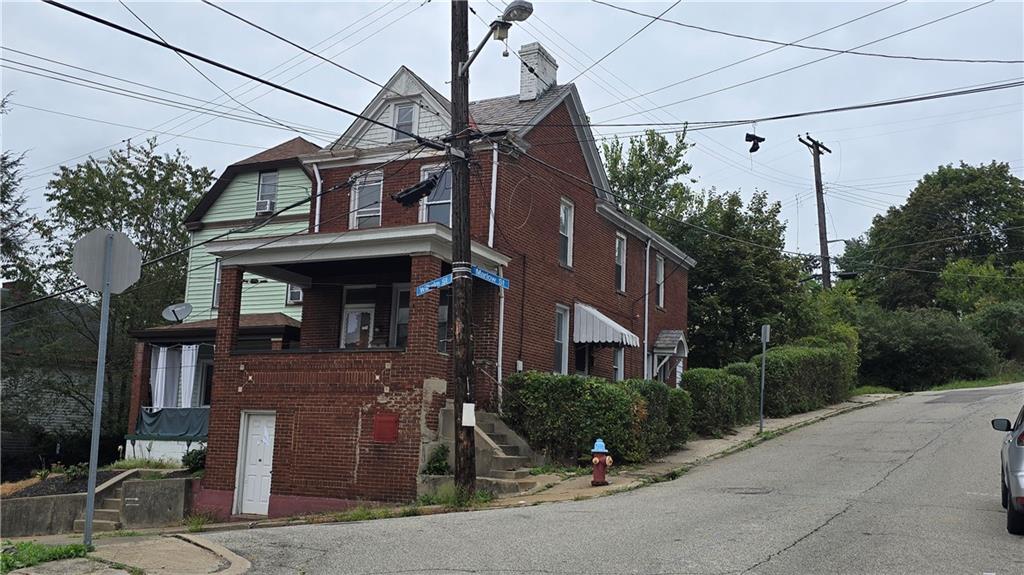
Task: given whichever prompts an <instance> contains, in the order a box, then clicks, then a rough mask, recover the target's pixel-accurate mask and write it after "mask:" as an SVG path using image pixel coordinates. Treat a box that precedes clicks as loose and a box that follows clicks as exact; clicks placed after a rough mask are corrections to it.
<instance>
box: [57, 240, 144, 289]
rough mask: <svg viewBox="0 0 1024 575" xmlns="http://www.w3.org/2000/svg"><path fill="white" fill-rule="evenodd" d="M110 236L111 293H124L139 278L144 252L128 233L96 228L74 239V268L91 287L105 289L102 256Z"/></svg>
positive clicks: (80, 277) (83, 281) (76, 273)
mask: <svg viewBox="0 0 1024 575" xmlns="http://www.w3.org/2000/svg"><path fill="white" fill-rule="evenodd" d="M107 236H111V237H112V239H113V241H112V242H111V254H110V293H121V292H123V291H124V290H126V289H128V287H129V286H131V285H132V284H133V283H135V282H137V281H139V275H140V274H141V273H142V254H141V253H140V252H139V248H137V247H135V244H133V243H132V241H131V240H130V239H128V236H126V235H124V234H123V233H121V232H112V231H110V230H104V229H102V228H101V229H96V230H93V231H91V232H89V233H87V234H85V235H84V236H82V237H81V238H80V239H79V240H78V241H77V242H75V253H74V259H73V260H72V269H74V270H75V275H77V276H78V278H79V279H81V280H82V283H84V284H85V285H87V286H89V289H92V290H95V291H98V292H102V291H103V259H104V258H103V256H104V252H105V250H106V246H107Z"/></svg>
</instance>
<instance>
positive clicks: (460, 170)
mask: <svg viewBox="0 0 1024 575" xmlns="http://www.w3.org/2000/svg"><path fill="white" fill-rule="evenodd" d="M468 60H469V3H468V2H467V0H453V2H452V142H451V170H452V307H453V310H454V316H455V317H454V321H453V329H452V331H453V333H452V364H453V372H454V373H453V375H454V377H455V486H456V487H457V488H458V489H459V490H460V491H461V492H462V493H463V494H465V495H471V494H472V493H473V492H474V491H475V489H476V446H475V442H474V436H473V433H474V426H473V422H472V421H469V422H464V421H463V409H464V408H463V406H464V405H467V404H468V405H469V408H468V409H467V411H469V410H472V409H473V407H474V405H473V377H474V373H473V338H472V333H471V329H472V327H471V326H472V325H473V323H472V320H471V317H470V313H471V311H470V308H471V306H472V301H473V276H472V274H471V269H470V266H471V265H472V263H471V259H472V256H471V252H470V240H469V133H468V131H469V67H468V65H466V66H465V67H463V63H465V62H467V61H468ZM466 415H469V414H466ZM471 417H473V418H474V419H475V415H472V416H471ZM464 423H468V425H464Z"/></svg>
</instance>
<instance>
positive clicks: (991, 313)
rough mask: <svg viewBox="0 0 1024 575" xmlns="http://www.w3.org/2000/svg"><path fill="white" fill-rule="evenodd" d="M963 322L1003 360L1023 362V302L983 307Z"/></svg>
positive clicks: (1023, 287)
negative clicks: (978, 334) (983, 339)
mask: <svg viewBox="0 0 1024 575" xmlns="http://www.w3.org/2000/svg"><path fill="white" fill-rule="evenodd" d="M1022 289H1024V286H1022ZM964 322H965V323H966V324H967V326H968V327H970V328H971V329H973V330H974V331H976V332H978V333H980V334H981V336H982V337H984V338H985V340H986V341H988V343H989V345H991V346H992V347H993V348H994V349H995V350H996V351H997V352H999V355H1000V356H1002V357H1003V359H1010V360H1017V361H1024V302H1019V301H1018V302H1003V303H997V304H992V305H989V306H985V307H983V308H982V309H980V310H979V311H976V312H974V313H973V314H971V315H969V316H967V317H966V318H965V320H964Z"/></svg>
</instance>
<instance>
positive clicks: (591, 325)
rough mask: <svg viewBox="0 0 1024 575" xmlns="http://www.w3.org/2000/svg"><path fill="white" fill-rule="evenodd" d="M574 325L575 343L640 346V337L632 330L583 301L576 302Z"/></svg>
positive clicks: (573, 336) (573, 337) (573, 338)
mask: <svg viewBox="0 0 1024 575" xmlns="http://www.w3.org/2000/svg"><path fill="white" fill-rule="evenodd" d="M574 326H575V327H574V328H573V332H572V340H573V341H574V342H575V343H597V344H605V345H615V346H629V347H640V338H639V337H637V336H636V335H635V334H633V332H631V331H629V330H628V329H626V328H624V327H622V326H621V325H619V324H617V323H615V321H614V320H612V319H611V318H610V317H608V316H606V315H604V314H603V313H601V312H599V311H597V310H596V309H594V308H593V307H591V306H589V305H587V304H585V303H577V304H576V310H575V321H574Z"/></svg>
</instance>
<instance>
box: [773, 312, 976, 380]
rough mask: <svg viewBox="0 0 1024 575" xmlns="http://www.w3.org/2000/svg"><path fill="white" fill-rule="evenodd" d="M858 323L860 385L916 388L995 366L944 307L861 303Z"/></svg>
mask: <svg viewBox="0 0 1024 575" xmlns="http://www.w3.org/2000/svg"><path fill="white" fill-rule="evenodd" d="M858 324H859V325H858V328H859V331H860V348H861V366H860V375H861V383H862V384H869V385H883V386H885V387H890V388H892V389H899V390H903V391H916V390H921V389H928V388H931V387H934V386H936V385H942V384H943V383H947V382H949V381H950V380H952V379H957V378H960V379H973V378H980V377H985V376H986V375H989V374H990V373H991V372H992V369H993V368H994V367H995V363H996V357H995V352H994V351H993V349H992V348H991V347H990V346H989V345H988V343H987V342H986V341H985V338H983V337H982V336H981V334H979V333H978V332H976V331H974V330H973V329H970V327H968V326H967V325H965V324H964V323H961V322H959V321H957V319H956V317H955V316H954V315H953V314H952V313H950V312H948V311H945V310H939V309H925V308H922V309H915V310H897V311H886V310H883V309H881V308H878V307H875V306H865V307H864V309H863V310H862V312H861V317H860V319H859V321H858ZM769 373H770V371H769Z"/></svg>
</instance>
